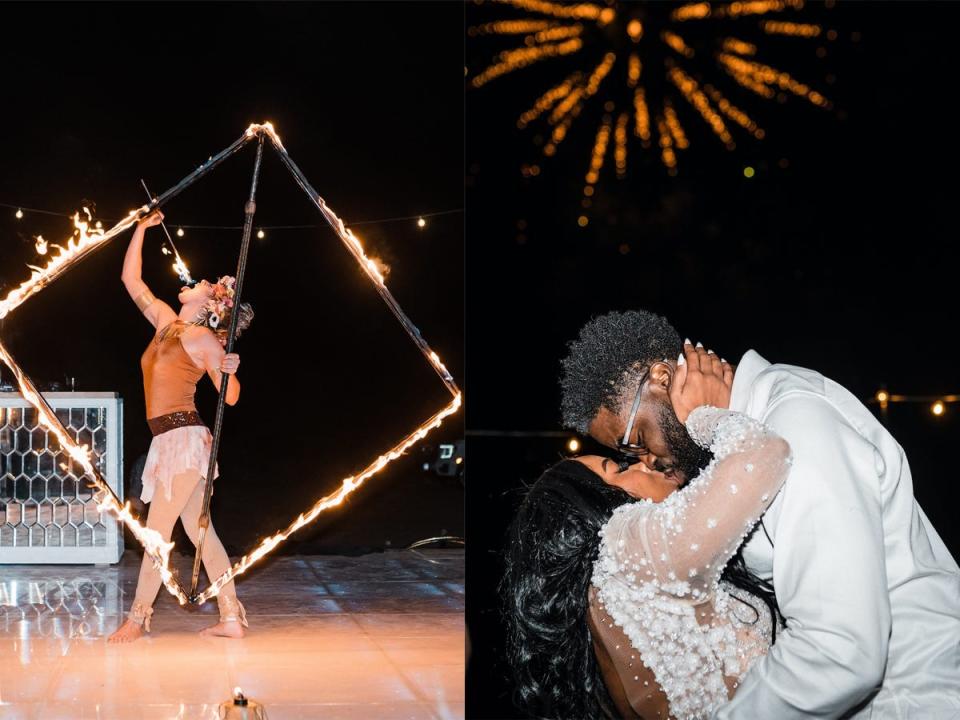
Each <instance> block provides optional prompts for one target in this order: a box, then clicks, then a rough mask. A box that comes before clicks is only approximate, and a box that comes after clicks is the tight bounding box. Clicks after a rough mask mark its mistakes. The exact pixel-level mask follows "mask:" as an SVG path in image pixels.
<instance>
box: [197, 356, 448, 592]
mask: <svg viewBox="0 0 960 720" xmlns="http://www.w3.org/2000/svg"><path fill="white" fill-rule="evenodd" d="M433 355H434V357H435V358H436V353H434V354H433ZM435 362H436V364H437V365H439V366H440V367H441V368H442V367H443V363H441V362H440V359H439V358H436V360H435ZM444 370H446V369H445V368H444ZM461 398H462V395H461V393H459V392H458V393H457V394H456V395H455V396H454V398H453V400H452V401H451V402H450V404H449V405H447V406H446V407H445V408H444V409H443V410H441V411H440V412H438V413H437V414H436V415H434V416H433V417H432V418H430V419H429V420H427V421H426V422H425V423H423V424H422V425H421V426H420V427H418V428H417V429H416V430H414V431H413V432H412V433H410V434H409V435H407V437H405V438H404V439H403V440H402V441H400V443H398V444H397V445H396V446H394V447H393V448H392V449H391V450H390V451H388V452H386V453H384V454H383V455H381V456H380V457H378V458H377V459H376V460H374V461H373V462H372V463H371V464H370V465H369V466H367V468H366V469H364V470H363V472H361V473H359V474H358V475H351V476H350V477H348V478H344V480H343V482H342V483H341V485H340V489H339V490H337V491H336V492H333V493H331V494H329V495H327V496H325V497H322V498H320V499H319V500H318V501H317V502H316V503H314V505H313V507H312V508H310V509H309V510H308V511H307V512H305V513H301V514H300V515H298V516H297V518H296V519H295V520H294V521H293V522H292V523H290V524H289V525H288V526H287V527H286V528H285V529H284V530H281V531H279V532H277V533H274V534H273V535H271V536H270V537H268V538H264V539H263V540H262V541H261V542H260V545H259V546H257V548H256V549H255V550H253V551H252V552H250V553H248V554H247V555H244V556H243V557H242V558H240V559H239V560H238V561H237V562H236V563H235V564H234V565H233V567H231V568H230V569H229V570H227V572H225V573H224V574H223V575H221V576H220V577H219V578H217V579H216V580H215V581H214V582H213V583H211V585H210V587H208V588H207V589H206V590H204V591H203V592H202V593H200V594H199V595H197V597H196V602H197V603H201V604H202V603H204V602H206V601H207V600H209V599H210V598H212V597H215V596H216V595H217V594H218V593H219V592H220V590H221V589H222V588H223V586H224V585H226V584H227V583H228V582H230V581H231V580H232V579H233V578H235V577H236V576H237V575H242V574H243V573H245V572H246V571H247V570H248V569H249V568H250V567H251V566H252V565H254V564H255V563H256V562H257V561H258V560H260V559H261V558H262V557H264V556H265V555H267V554H268V553H269V552H271V551H272V550H273V549H274V548H276V547H277V546H278V545H279V544H280V543H282V542H283V541H284V540H286V539H287V538H288V537H290V535H292V534H293V533H295V532H296V531H297V530H299V529H300V528H302V527H303V526H305V525H308V524H309V523H311V522H313V521H314V520H316V519H317V516H319V515H320V513H322V512H324V511H325V510H329V509H330V508H333V507H337V506H339V505H341V504H342V503H343V501H344V500H345V499H346V498H347V497H348V496H349V495H350V494H352V493H353V492H354V491H355V490H357V489H358V488H360V486H361V485H363V483H364V482H366V481H367V480H368V479H369V478H370V477H372V476H373V475H375V474H377V473H378V472H380V471H381V470H383V468H385V467H386V466H387V465H389V464H390V463H391V462H393V461H394V460H396V459H397V458H399V457H400V456H401V455H403V454H404V453H405V452H406V451H407V450H409V449H410V448H411V447H412V446H413V445H415V444H417V443H418V442H420V440H422V439H423V438H425V437H426V436H427V434H428V433H429V432H430V431H431V430H433V429H435V428H438V427H440V424H441V423H442V422H443V420H444V418H446V417H447V416H449V415H452V414H453V413H455V412H456V411H457V410H458V409H459V408H460V403H461Z"/></svg>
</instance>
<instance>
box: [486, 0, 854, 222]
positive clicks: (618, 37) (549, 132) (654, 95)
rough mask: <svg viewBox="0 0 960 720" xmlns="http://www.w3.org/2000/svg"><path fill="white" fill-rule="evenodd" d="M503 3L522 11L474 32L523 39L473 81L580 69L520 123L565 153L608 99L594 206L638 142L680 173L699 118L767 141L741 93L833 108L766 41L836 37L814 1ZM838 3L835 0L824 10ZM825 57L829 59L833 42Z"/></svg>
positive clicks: (588, 191) (588, 182) (592, 169)
mask: <svg viewBox="0 0 960 720" xmlns="http://www.w3.org/2000/svg"><path fill="white" fill-rule="evenodd" d="M477 4H482V0H478V2H477ZM495 4H496V5H499V6H503V5H506V6H508V7H509V8H511V9H512V10H513V11H522V13H523V14H522V15H520V16H515V17H514V18H512V19H502V20H494V21H491V22H487V23H482V24H478V25H474V26H472V27H470V28H469V29H468V35H469V36H471V37H482V36H499V37H500V38H511V39H512V41H513V44H514V46H515V47H513V48H512V49H508V50H504V51H502V52H500V53H499V54H497V56H496V57H495V58H494V60H493V62H491V63H490V64H488V65H486V66H485V67H483V68H482V69H481V70H480V71H479V72H477V73H476V74H473V76H472V77H471V78H470V79H469V83H470V85H471V86H473V87H474V88H480V87H483V86H485V85H487V84H488V83H490V82H492V81H493V80H495V79H497V78H500V77H503V76H505V75H508V74H510V73H513V72H516V71H518V70H521V69H523V68H527V67H530V66H532V65H535V64H538V63H539V64H546V63H548V62H550V63H552V64H555V65H559V64H560V62H561V61H560V59H561V58H567V59H566V60H563V61H562V62H563V63H564V64H565V65H567V66H568V69H572V70H573V72H571V73H569V74H568V75H566V77H562V73H561V74H560V76H559V77H558V78H557V79H558V80H560V82H559V83H557V84H555V85H552V86H551V87H548V88H547V89H546V91H545V92H543V94H541V95H540V96H539V97H537V98H536V99H535V100H534V101H533V103H532V104H531V105H530V107H529V108H527V109H526V110H524V112H522V113H521V114H520V116H519V117H518V119H517V127H519V128H520V129H524V128H526V127H528V126H530V125H532V124H534V123H540V124H541V125H542V126H545V127H546V132H545V133H544V134H543V136H542V147H541V149H542V152H543V155H544V156H546V157H551V156H553V155H555V154H556V152H557V149H558V147H559V146H560V144H561V143H562V142H563V141H564V139H565V138H566V137H567V136H568V134H569V132H570V129H571V126H572V125H573V124H574V122H575V121H576V119H577V118H578V116H580V114H581V112H582V111H583V109H584V107H585V106H587V105H588V103H590V101H591V100H592V99H596V100H597V101H598V102H600V101H602V102H603V111H604V113H603V115H602V117H601V119H600V122H599V125H598V127H597V130H596V136H595V140H594V144H593V152H592V153H591V157H590V160H589V163H588V165H587V170H586V174H585V177H584V182H585V185H584V195H585V196H587V197H586V198H585V203H584V204H585V206H586V205H588V204H589V197H590V196H592V195H593V193H594V188H595V186H596V184H597V182H598V181H599V179H600V172H601V170H602V169H603V167H604V165H605V164H606V163H607V162H608V159H609V156H610V155H611V154H612V155H613V165H614V170H615V173H616V176H617V177H618V178H623V177H625V176H626V173H627V161H628V151H630V150H632V148H633V147H635V146H636V145H639V147H640V148H641V149H642V150H651V151H655V152H657V153H658V154H659V159H660V162H662V164H663V166H664V167H665V168H666V169H667V172H668V173H670V174H671V175H672V174H675V173H676V172H677V166H678V155H679V153H681V152H683V151H685V150H686V149H687V148H689V147H690V144H691V141H690V137H689V135H688V132H687V127H689V126H691V125H693V124H697V123H699V122H702V123H704V124H705V125H706V126H707V127H708V128H709V129H710V131H711V133H712V134H713V135H714V136H715V137H716V138H717V140H719V142H720V143H722V144H723V146H724V147H726V148H727V149H728V150H733V149H734V148H735V147H736V138H737V137H744V136H746V137H752V138H755V139H757V140H760V139H763V137H764V130H763V128H761V127H760V126H759V124H758V123H757V122H756V121H755V120H754V119H753V117H752V116H751V115H750V114H748V112H747V111H746V110H744V109H742V108H741V107H740V106H739V105H737V104H735V103H734V100H736V102H737V103H740V102H741V97H743V98H747V99H749V98H751V97H756V96H759V97H760V98H762V99H764V100H771V99H776V100H779V101H786V99H787V98H788V97H789V96H791V95H792V96H795V97H797V98H801V99H803V100H804V101H806V102H808V103H810V104H812V105H814V106H817V107H820V108H829V107H830V102H829V101H828V100H827V98H826V97H824V96H823V95H822V94H821V93H820V92H818V91H817V90H815V89H814V88H812V87H811V86H809V85H807V84H805V83H804V82H801V81H800V80H798V79H796V78H795V77H793V76H792V75H790V74H789V73H787V72H785V71H783V70H780V69H778V68H777V67H774V66H773V65H771V64H769V63H768V62H765V61H764V60H762V59H761V56H760V53H761V47H760V43H762V42H763V41H764V39H767V38H771V37H778V38H781V39H783V38H787V40H785V42H792V43H800V42H810V41H815V42H817V43H818V45H819V43H820V42H821V41H823V40H834V39H835V38H836V32H835V31H833V30H829V31H828V30H825V29H824V28H823V26H822V25H820V24H815V23H812V22H805V20H807V19H809V18H808V17H807V15H808V13H806V12H804V2H803V0H748V1H744V2H730V3H710V2H694V3H687V4H682V5H680V4H674V3H657V2H651V3H639V2H608V3H607V4H596V3H589V2H585V3H579V4H561V3H555V2H545V1H544V0H497V2H496V3H495ZM832 5H833V3H832V2H830V0H828V2H827V3H826V4H825V5H819V6H818V9H823V8H831V7H832ZM517 45H519V46H517ZM817 54H818V55H819V56H821V57H822V56H823V55H824V54H825V49H823V48H822V47H820V48H819V49H818V51H817ZM708 74H709V75H710V77H709V79H708V78H707V75H708ZM561 77H562V79H561ZM631 138H632V139H633V144H631V142H630V139H631ZM523 172H524V174H525V175H538V174H539V172H540V168H539V166H538V165H536V164H532V165H525V166H524V167H523Z"/></svg>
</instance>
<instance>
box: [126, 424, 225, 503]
mask: <svg viewBox="0 0 960 720" xmlns="http://www.w3.org/2000/svg"><path fill="white" fill-rule="evenodd" d="M212 444H213V435H212V434H211V433H210V430H209V428H207V427H205V426H204V425H188V426H186V427H178V428H174V429H173V430H167V431H166V432H165V433H161V434H159V435H154V437H153V441H152V442H151V443H150V450H149V451H148V452H147V460H146V463H145V464H144V466H143V492H142V493H140V499H141V500H142V501H143V502H145V503H148V502H150V501H151V500H152V499H153V494H154V491H155V490H156V488H157V484H158V483H159V484H160V485H162V486H163V489H164V496H165V497H166V499H167V500H172V499H173V478H174V477H176V476H177V475H179V474H181V473H185V472H187V471H188V470H196V471H197V472H199V473H200V475H201V476H204V475H206V474H207V470H208V468H209V466H210V449H211V446H212ZM219 475H220V468H219V466H218V467H217V468H216V469H215V471H214V473H213V477H214V478H216V477H218V476H219Z"/></svg>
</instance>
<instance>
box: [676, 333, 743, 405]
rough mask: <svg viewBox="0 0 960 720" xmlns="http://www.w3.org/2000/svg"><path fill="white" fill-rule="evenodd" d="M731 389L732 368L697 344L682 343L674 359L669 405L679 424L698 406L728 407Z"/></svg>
mask: <svg viewBox="0 0 960 720" xmlns="http://www.w3.org/2000/svg"><path fill="white" fill-rule="evenodd" d="M732 386H733V366H732V365H730V363H728V362H725V361H723V360H721V359H720V358H719V357H717V355H716V354H715V353H714V352H713V351H711V350H707V349H706V348H705V347H703V345H701V344H700V343H697V345H696V347H694V345H693V343H691V342H690V341H689V340H687V341H686V342H684V344H683V354H682V355H681V356H680V357H679V359H678V360H677V372H676V374H675V375H674V376H673V382H672V383H671V384H670V402H671V403H672V404H673V410H674V412H675V413H676V414H677V419H678V420H679V421H680V422H682V423H683V422H686V421H687V417H688V416H689V415H690V413H691V412H693V410H694V408H697V407H699V406H701V405H713V406H714V407H722V408H725V407H728V406H729V405H730V388H731V387H732Z"/></svg>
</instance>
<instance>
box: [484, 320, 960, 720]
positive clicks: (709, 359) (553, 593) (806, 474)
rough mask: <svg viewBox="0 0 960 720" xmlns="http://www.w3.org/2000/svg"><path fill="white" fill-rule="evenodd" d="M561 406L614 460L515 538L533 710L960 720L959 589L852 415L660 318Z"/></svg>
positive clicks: (523, 516) (896, 467) (534, 505)
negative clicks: (686, 336) (683, 336)
mask: <svg viewBox="0 0 960 720" xmlns="http://www.w3.org/2000/svg"><path fill="white" fill-rule="evenodd" d="M561 386H562V408H563V421H564V424H565V425H566V426H567V427H568V428H570V429H573V430H576V431H578V432H580V433H582V434H585V435H589V436H591V437H592V438H593V439H594V440H596V441H597V442H598V443H600V444H601V445H604V446H606V447H607V448H609V450H610V452H609V453H608V454H607V455H606V456H598V455H583V456H580V457H576V458H571V459H566V460H563V461H562V462H560V463H558V464H556V465H554V466H553V467H551V468H549V469H548V470H547V471H546V472H544V473H543V475H542V476H541V477H540V478H539V480H537V482H536V483H535V484H534V485H532V487H531V488H530V489H529V491H528V493H527V495H526V497H525V499H524V500H523V502H522V504H521V506H520V508H519V510H518V512H517V514H516V516H515V518H514V520H513V523H512V525H511V528H510V531H509V534H508V542H507V550H506V574H505V576H504V579H503V582H502V584H501V592H502V595H503V599H504V605H505V612H504V617H505V621H506V624H507V631H508V633H507V634H508V659H509V661H510V665H511V667H512V670H513V673H514V681H515V688H516V692H515V697H516V701H517V703H518V705H520V706H521V707H522V708H524V709H525V710H526V711H528V712H529V713H531V714H532V715H534V716H536V717H544V718H575V719H577V720H581V719H585V718H616V717H620V718H677V719H684V718H709V717H713V718H723V719H726V718H743V719H745V720H747V719H749V720H757V719H767V718H770V719H775V720H781V719H787V718H871V719H872V720H876V719H877V718H881V719H884V720H886V719H887V718H890V719H893V718H897V719H907V718H910V719H914V718H915V719H916V720H920V719H921V718H922V719H923V720H930V719H941V718H942V719H943V720H947V719H948V718H954V719H956V718H960V569H958V567H957V563H956V561H955V560H954V558H953V557H952V556H951V555H950V552H949V551H948V549H947V547H946V546H945V545H944V543H943V541H942V540H941V539H940V537H939V535H938V534H937V531H936V530H935V529H934V527H933V526H932V525H931V523H930V521H929V520H928V519H927V517H926V515H924V513H923V510H922V509H921V508H920V506H919V505H918V504H917V501H916V499H915V498H914V496H913V481H912V479H911V476H910V468H909V465H908V464H907V458H906V455H905V454H904V450H903V448H902V447H900V445H899V444H898V443H897V441H896V440H894V438H893V437H892V436H891V435H890V433H889V432H887V430H886V429H885V428H884V427H883V425H881V424H880V423H879V422H878V421H877V419H876V418H875V417H874V416H873V414H872V413H871V412H870V411H869V410H868V409H867V408H866V407H865V406H864V405H863V404H862V403H861V402H860V401H859V400H858V399H857V398H856V397H855V396H854V395H853V394H851V393H850V392H849V391H847V390H846V389H844V388H843V387H842V386H840V385H839V384H837V383H836V382H834V381H832V380H830V379H828V378H826V377H824V376H823V375H821V374H820V373H818V372H815V371H813V370H807V369H804V368H800V367H795V366H792V365H785V364H771V363H769V362H768V361H767V360H765V359H764V358H762V357H761V356H760V355H759V354H758V353H756V352H754V351H753V350H750V351H748V352H747V353H746V354H745V355H744V356H743V357H742V358H741V359H740V361H739V362H738V363H737V364H736V366H734V365H731V364H729V363H727V362H726V361H724V360H722V359H721V358H720V357H719V356H717V355H716V354H715V353H714V352H712V351H709V350H706V349H704V348H703V347H702V346H700V344H697V345H696V346H695V345H693V344H691V343H690V342H689V341H686V342H681V340H680V336H679V334H678V333H677V331H676V330H675V329H674V328H673V327H672V326H671V325H670V323H669V322H668V321H667V320H666V319H665V318H663V317H660V316H658V315H655V314H653V313H649V312H644V311H636V312H633V311H631V312H623V313H619V312H611V313H608V314H606V315H603V316H600V317H596V318H594V319H593V320H591V321H590V322H589V323H587V324H586V325H585V326H584V327H583V328H582V329H581V331H580V335H579V338H578V339H577V340H575V341H573V342H571V343H570V345H569V353H568V355H567V357H566V358H565V359H564V360H563V362H562V379H561ZM931 480H933V479H932V478H931V479H928V481H931Z"/></svg>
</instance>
